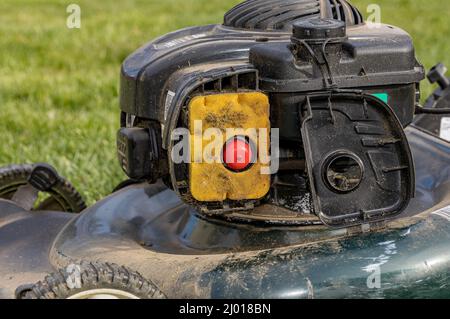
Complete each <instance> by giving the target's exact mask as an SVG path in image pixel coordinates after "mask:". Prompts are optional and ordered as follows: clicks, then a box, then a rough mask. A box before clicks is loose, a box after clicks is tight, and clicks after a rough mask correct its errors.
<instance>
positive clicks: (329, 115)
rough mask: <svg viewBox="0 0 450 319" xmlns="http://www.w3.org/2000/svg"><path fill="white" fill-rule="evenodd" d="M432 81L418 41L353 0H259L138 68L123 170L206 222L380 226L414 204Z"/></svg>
mask: <svg viewBox="0 0 450 319" xmlns="http://www.w3.org/2000/svg"><path fill="white" fill-rule="evenodd" d="M423 78H424V68H423V67H422V65H421V64H420V63H418V62H417V60H416V58H415V51H414V46H413V43H412V40H411V37H410V36H409V35H408V34H407V33H406V32H404V31H403V30H401V29H399V28H396V27H394V26H390V25H374V24H366V23H365V22H364V21H363V18H362V15H361V14H360V12H359V11H358V9H356V8H355V7H354V6H352V5H351V4H350V3H348V2H347V1H345V0H248V1H245V2H243V3H241V4H240V5H238V6H236V7H235V8H233V9H232V10H230V11H229V12H228V13H227V14H226V15H225V20H224V24H223V25H209V26H203V27H193V28H187V29H183V30H180V31H177V32H174V33H170V34H168V35H166V36H163V37H161V38H159V39H157V40H155V41H153V42H151V43H150V44H147V45H146V46H144V47H142V48H141V49H139V50H138V51H137V52H135V53H133V54H132V55H131V56H130V57H128V58H127V59H126V61H125V62H124V64H123V67H122V77H121V109H122V119H121V123H122V125H121V126H122V128H121V129H120V131H119V133H118V154H119V159H120V163H121V165H122V167H123V169H124V171H125V172H126V173H127V175H128V176H129V177H130V178H132V179H135V180H147V181H149V182H155V181H156V180H158V179H163V180H164V181H165V183H166V184H167V185H168V186H169V187H171V188H172V189H173V190H174V191H175V192H177V193H178V194H179V196H180V197H181V198H182V199H183V200H184V201H185V202H187V203H188V204H189V205H191V206H192V207H195V208H196V209H195V211H196V213H197V214H199V215H201V216H207V217H210V218H222V219H224V218H225V219H227V220H233V221H240V222H260V223H270V224H282V225H286V224H287V225H303V226H311V225H319V224H326V225H329V226H333V227H344V226H354V225H362V224H372V223H377V222H380V221H383V220H385V219H388V218H391V217H394V216H396V215H398V214H400V213H401V212H402V211H403V210H404V208H406V206H407V205H408V203H409V201H410V199H411V198H412V197H413V196H414V191H415V177H414V165H413V161H412V156H411V152H410V149H409V145H408V141H407V139H406V137H405V134H404V128H405V127H406V126H408V125H409V124H410V123H411V122H412V121H413V117H414V113H415V108H416V105H417V103H418V101H419V97H420V94H419V82H420V81H421V80H422V79H423ZM186 145H188V147H185V146H186Z"/></svg>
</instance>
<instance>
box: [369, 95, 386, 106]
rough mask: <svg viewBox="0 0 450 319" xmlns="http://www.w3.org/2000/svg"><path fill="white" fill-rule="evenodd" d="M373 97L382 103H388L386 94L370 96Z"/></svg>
mask: <svg viewBox="0 0 450 319" xmlns="http://www.w3.org/2000/svg"><path fill="white" fill-rule="evenodd" d="M372 95H373V96H375V97H377V98H379V99H380V100H381V101H383V102H384V103H386V104H387V103H388V100H389V95H388V94H387V93H375V94H372Z"/></svg>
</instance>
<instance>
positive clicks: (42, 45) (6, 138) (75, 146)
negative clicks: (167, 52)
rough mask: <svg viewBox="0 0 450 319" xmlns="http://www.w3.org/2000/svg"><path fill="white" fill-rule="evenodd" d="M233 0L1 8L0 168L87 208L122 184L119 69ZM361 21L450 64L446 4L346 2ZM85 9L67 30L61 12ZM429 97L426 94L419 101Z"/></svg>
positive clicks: (15, 0) (24, 0)
mask: <svg viewBox="0 0 450 319" xmlns="http://www.w3.org/2000/svg"><path fill="white" fill-rule="evenodd" d="M239 2H240V0H164V1H160V0H148V1H145V0H121V1H115V0H102V1H89V0H72V1H60V0H1V1H0V137H1V142H0V165H6V164H9V163H31V162H39V161H41V162H42V161H44V162H49V163H51V164H52V165H54V166H55V167H56V168H58V170H59V171H60V172H61V174H62V175H64V176H66V177H67V178H69V179H70V180H71V181H72V182H73V183H74V184H75V186H76V187H77V188H78V189H80V190H81V192H82V193H83V195H84V196H85V197H86V199H87V201H88V202H89V203H90V204H92V203H93V202H94V201H96V200H98V199H100V198H101V197H103V196H105V195H106V194H108V193H109V192H110V191H111V190H112V189H113V188H114V186H115V185H116V184H117V183H119V182H120V181H121V180H123V179H124V178H125V176H124V174H123V173H122V172H121V170H120V168H119V165H118V164H117V160H116V153H115V135H116V130H117V128H118V125H119V124H118V119H119V108H118V83H119V70H120V64H121V62H122V61H123V60H124V59H125V57H126V56H127V55H128V54H130V53H131V52H132V51H133V50H135V49H136V48H138V47H140V46H141V45H142V44H144V43H145V42H147V41H149V40H151V39H152V38H154V37H156V36H158V35H161V34H164V33H167V32H169V31H172V30H176V29H179V28H182V27H186V26H192V25H199V24H209V23H220V22H221V21H222V17H223V13H224V12H225V11H226V10H227V9H228V8H231V7H232V6H233V5H235V4H237V3H239ZM352 2H353V3H354V4H355V5H357V6H358V7H359V8H360V9H361V11H362V12H363V13H364V14H365V15H367V14H366V7H367V5H368V4H370V3H377V4H379V5H380V6H381V8H382V19H383V22H384V23H389V24H394V25H397V26H400V27H402V28H404V29H405V30H407V31H408V32H409V33H411V35H412V36H413V38H414V40H415V45H416V49H417V56H418V58H419V60H420V61H421V62H422V63H423V64H425V66H426V67H427V68H430V67H431V66H432V65H434V64H435V63H436V62H439V61H441V62H444V63H446V64H447V65H450V57H449V54H448V53H450V43H449V42H448V39H447V35H448V34H450V22H449V21H448V20H447V19H448V12H450V2H449V1H444V0H353V1H352ZM70 3H77V4H78V5H80V7H81V10H82V27H81V29H68V28H67V27H66V18H67V13H66V7H67V5H68V4H70ZM431 91H432V87H431V86H430V85H427V84H424V85H423V92H424V93H423V95H424V96H427V95H428V94H429V93H430V92H431Z"/></svg>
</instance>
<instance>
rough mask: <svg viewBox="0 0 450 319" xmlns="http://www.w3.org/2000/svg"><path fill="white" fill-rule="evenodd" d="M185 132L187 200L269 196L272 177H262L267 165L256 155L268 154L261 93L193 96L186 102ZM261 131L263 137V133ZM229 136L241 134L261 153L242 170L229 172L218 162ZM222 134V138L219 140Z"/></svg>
mask: <svg viewBox="0 0 450 319" xmlns="http://www.w3.org/2000/svg"><path fill="white" fill-rule="evenodd" d="M200 123H201V124H200ZM199 124H200V125H199ZM189 131H190V134H191V148H190V154H191V163H190V167H189V185H190V191H191V195H192V196H193V197H194V198H195V199H196V200H197V201H201V202H216V201H225V200H227V199H228V200H236V201H237V200H255V199H260V198H262V197H264V196H265V195H266V194H267V193H268V192H269V189H270V175H265V174H262V172H261V168H262V167H266V166H268V165H269V164H270V163H266V161H264V164H263V163H261V158H260V155H259V154H267V155H268V154H269V145H270V143H269V139H270V120H269V100H268V98H267V96H266V95H265V94H263V93H259V92H248V93H227V94H215V95H207V96H197V97H194V98H193V99H192V100H191V101H190V103H189ZM262 131H265V132H266V133H265V134H262V133H261V132H262ZM243 132H244V133H243ZM249 132H250V134H246V133H249ZM205 133H206V134H205ZM211 133H212V134H211ZM230 133H231V135H235V136H236V135H243V134H244V135H245V137H246V138H247V139H248V140H249V141H250V143H252V144H253V145H255V146H257V149H258V153H259V154H258V156H257V158H256V160H255V163H254V164H253V165H252V166H251V167H250V168H249V169H248V170H246V171H243V172H233V171H230V170H228V169H227V168H226V167H225V166H224V164H223V163H222V149H223V146H224V143H225V142H226V141H227V139H228V138H230V137H233V136H230ZM220 134H221V135H222V137H221V138H218V136H219V135H220ZM261 141H262V142H261ZM260 148H262V149H260ZM261 151H263V152H264V153H261Z"/></svg>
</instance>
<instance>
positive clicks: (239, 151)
mask: <svg viewBox="0 0 450 319" xmlns="http://www.w3.org/2000/svg"><path fill="white" fill-rule="evenodd" d="M252 158H253V152H252V148H251V147H250V145H249V143H248V142H247V141H246V140H245V139H243V138H238V137H235V138H234V139H232V140H231V141H228V142H227V143H226V144H225V147H224V150H223V163H224V165H225V166H226V167H227V168H228V169H230V170H232V171H236V172H239V171H244V170H246V169H248V168H249V167H250V165H251V164H252V163H251V161H252Z"/></svg>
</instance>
